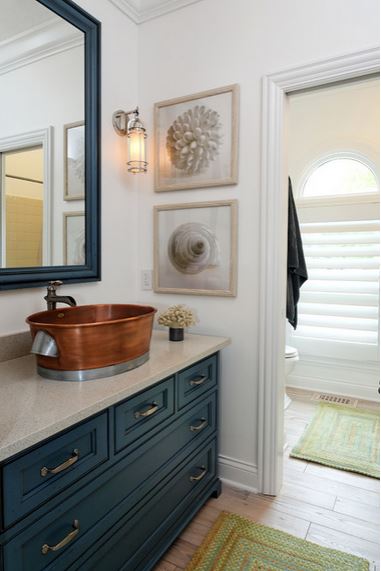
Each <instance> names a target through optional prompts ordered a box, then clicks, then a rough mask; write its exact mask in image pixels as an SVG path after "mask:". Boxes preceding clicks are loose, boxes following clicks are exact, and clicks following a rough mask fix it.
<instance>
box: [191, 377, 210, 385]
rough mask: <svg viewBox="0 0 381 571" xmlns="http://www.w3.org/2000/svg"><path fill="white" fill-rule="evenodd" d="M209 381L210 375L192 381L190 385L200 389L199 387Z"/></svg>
mask: <svg viewBox="0 0 381 571" xmlns="http://www.w3.org/2000/svg"><path fill="white" fill-rule="evenodd" d="M207 380H208V375H201V376H200V377H196V378H195V379H191V380H190V381H189V384H190V385H192V387H198V386H199V385H203V384H204V383H205V381H207Z"/></svg>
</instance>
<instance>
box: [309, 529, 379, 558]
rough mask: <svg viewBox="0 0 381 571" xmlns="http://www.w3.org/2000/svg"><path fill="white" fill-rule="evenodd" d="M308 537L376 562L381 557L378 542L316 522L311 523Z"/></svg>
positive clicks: (316, 541)
mask: <svg viewBox="0 0 381 571" xmlns="http://www.w3.org/2000/svg"><path fill="white" fill-rule="evenodd" d="M306 539H307V540H308V541H312V542H313V543H318V544H319V545H324V546H325V547H331V548H332V549H338V550H339V551H344V552H346V553H352V554H353V555H358V556H359V557H365V558H366V559H368V560H369V561H374V562H376V563H377V562H378V559H379V553H378V545H377V543H373V542H371V541H366V540H365V539H359V538H356V537H353V535H348V534H346V533H343V532H338V531H334V530H332V529H329V528H327V527H323V526H321V525H317V524H315V523H312V524H311V527H310V530H309V532H308V534H307V538H306Z"/></svg>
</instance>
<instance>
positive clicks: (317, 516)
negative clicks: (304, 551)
mask: <svg viewBox="0 0 381 571" xmlns="http://www.w3.org/2000/svg"><path fill="white" fill-rule="evenodd" d="M249 500H250V501H252V502H253V503H255V502H261V501H262V502H267V504H269V505H271V507H272V508H273V509H275V510H279V511H281V512H282V513H285V514H289V515H292V516H295V517H298V518H301V519H304V520H306V521H309V522H311V523H316V524H318V525H323V526H325V527H329V528H330V529H334V530H336V531H342V530H343V529H345V532H346V533H348V534H349V535H354V536H355V537H360V538H362V539H368V540H369V541H374V542H377V541H378V540H379V537H380V528H379V526H378V525H377V523H372V522H369V521H368V522H367V521H364V520H359V519H358V518H356V517H353V516H351V515H348V514H342V513H339V512H335V511H332V510H329V509H325V508H322V507H317V506H314V505H312V504H308V503H306V502H305V501H299V500H295V499H289V498H285V497H276V498H270V497H263V496H262V497H261V496H257V495H255V494H252V497H250V498H249Z"/></svg>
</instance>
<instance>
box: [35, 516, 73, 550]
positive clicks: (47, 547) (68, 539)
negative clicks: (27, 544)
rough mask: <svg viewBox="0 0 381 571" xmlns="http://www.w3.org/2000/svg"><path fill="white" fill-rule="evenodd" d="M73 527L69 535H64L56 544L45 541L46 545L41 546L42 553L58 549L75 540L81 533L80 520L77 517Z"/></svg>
mask: <svg viewBox="0 0 381 571" xmlns="http://www.w3.org/2000/svg"><path fill="white" fill-rule="evenodd" d="M73 527H74V529H73V531H70V532H69V533H68V534H67V536H66V537H64V538H63V539H62V540H61V541H60V542H59V543H56V545H48V544H47V543H44V545H43V546H42V547H41V553H42V554H43V555H46V554H47V553H49V551H58V550H59V549H62V548H63V547H65V545H67V544H68V543H70V542H71V541H73V539H75V538H76V537H77V535H78V534H79V521H78V520H77V519H75V520H74V521H73Z"/></svg>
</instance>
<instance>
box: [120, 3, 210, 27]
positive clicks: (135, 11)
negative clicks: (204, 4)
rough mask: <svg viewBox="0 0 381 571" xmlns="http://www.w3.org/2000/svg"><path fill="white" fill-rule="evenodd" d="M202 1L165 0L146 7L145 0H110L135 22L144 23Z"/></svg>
mask: <svg viewBox="0 0 381 571" xmlns="http://www.w3.org/2000/svg"><path fill="white" fill-rule="evenodd" d="M201 1H202V0H164V1H161V2H160V3H157V5H156V6H152V7H150V8H144V0H141V2H140V4H139V3H138V1H137V0H109V2H111V4H113V5H114V6H116V8H118V9H119V10H120V11H121V12H123V14H125V15H126V16H128V17H129V18H130V19H131V20H132V21H133V22H135V24H143V23H144V22H148V21H149V20H153V19H154V18H159V17H160V16H164V15H165V14H169V13H170V12H174V11H175V10H180V9H181V8H185V7H186V6H189V5H190V4H196V3H197V2H201ZM142 4H143V5H142Z"/></svg>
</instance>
